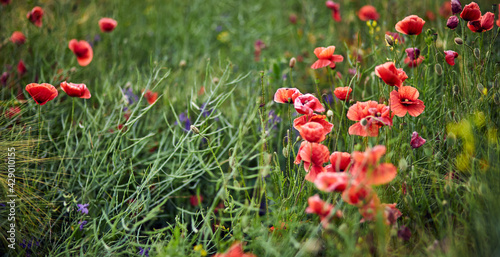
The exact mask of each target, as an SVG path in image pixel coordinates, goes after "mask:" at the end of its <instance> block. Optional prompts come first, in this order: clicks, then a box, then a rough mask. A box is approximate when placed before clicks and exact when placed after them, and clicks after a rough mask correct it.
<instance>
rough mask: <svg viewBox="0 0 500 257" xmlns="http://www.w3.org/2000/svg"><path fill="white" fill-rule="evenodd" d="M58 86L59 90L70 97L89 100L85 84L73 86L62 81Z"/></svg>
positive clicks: (88, 92)
mask: <svg viewBox="0 0 500 257" xmlns="http://www.w3.org/2000/svg"><path fill="white" fill-rule="evenodd" d="M60 86H61V89H62V90H63V91H64V92H65V93H66V94H68V95H69V96H71V97H79V98H83V99H89V98H90V91H89V90H88V88H87V86H86V85H85V84H73V83H67V82H66V81H64V82H62V83H61V85H60Z"/></svg>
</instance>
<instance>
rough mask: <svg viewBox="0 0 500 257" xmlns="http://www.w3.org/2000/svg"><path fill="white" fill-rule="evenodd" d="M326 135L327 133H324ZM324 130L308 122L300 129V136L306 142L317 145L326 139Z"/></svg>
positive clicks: (319, 125) (317, 124) (316, 124)
mask: <svg viewBox="0 0 500 257" xmlns="http://www.w3.org/2000/svg"><path fill="white" fill-rule="evenodd" d="M326 134H328V132H327V133H326ZM326 134H325V128H324V127H323V125H321V124H320V123H317V122H308V123H306V124H304V125H303V126H302V127H301V130H300V136H301V137H302V138H303V139H304V140H306V141H307V142H313V143H319V142H322V141H323V140H325V138H326Z"/></svg>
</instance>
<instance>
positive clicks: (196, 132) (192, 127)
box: [191, 125, 200, 134]
mask: <svg viewBox="0 0 500 257" xmlns="http://www.w3.org/2000/svg"><path fill="white" fill-rule="evenodd" d="M191 130H192V131H193V132H194V133H195V134H200V130H199V129H198V128H197V127H195V126H194V125H191Z"/></svg>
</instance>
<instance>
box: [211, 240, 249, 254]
mask: <svg viewBox="0 0 500 257" xmlns="http://www.w3.org/2000/svg"><path fill="white" fill-rule="evenodd" d="M214 257H257V256H256V255H254V254H252V253H244V252H243V246H242V245H241V243H238V242H236V243H234V244H233V245H232V246H231V248H229V250H227V252H226V253H216V254H215V255H214Z"/></svg>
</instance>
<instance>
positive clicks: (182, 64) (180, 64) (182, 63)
mask: <svg viewBox="0 0 500 257" xmlns="http://www.w3.org/2000/svg"><path fill="white" fill-rule="evenodd" d="M179 66H180V67H181V68H184V67H185V66H186V61H185V60H181V61H180V62H179Z"/></svg>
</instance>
